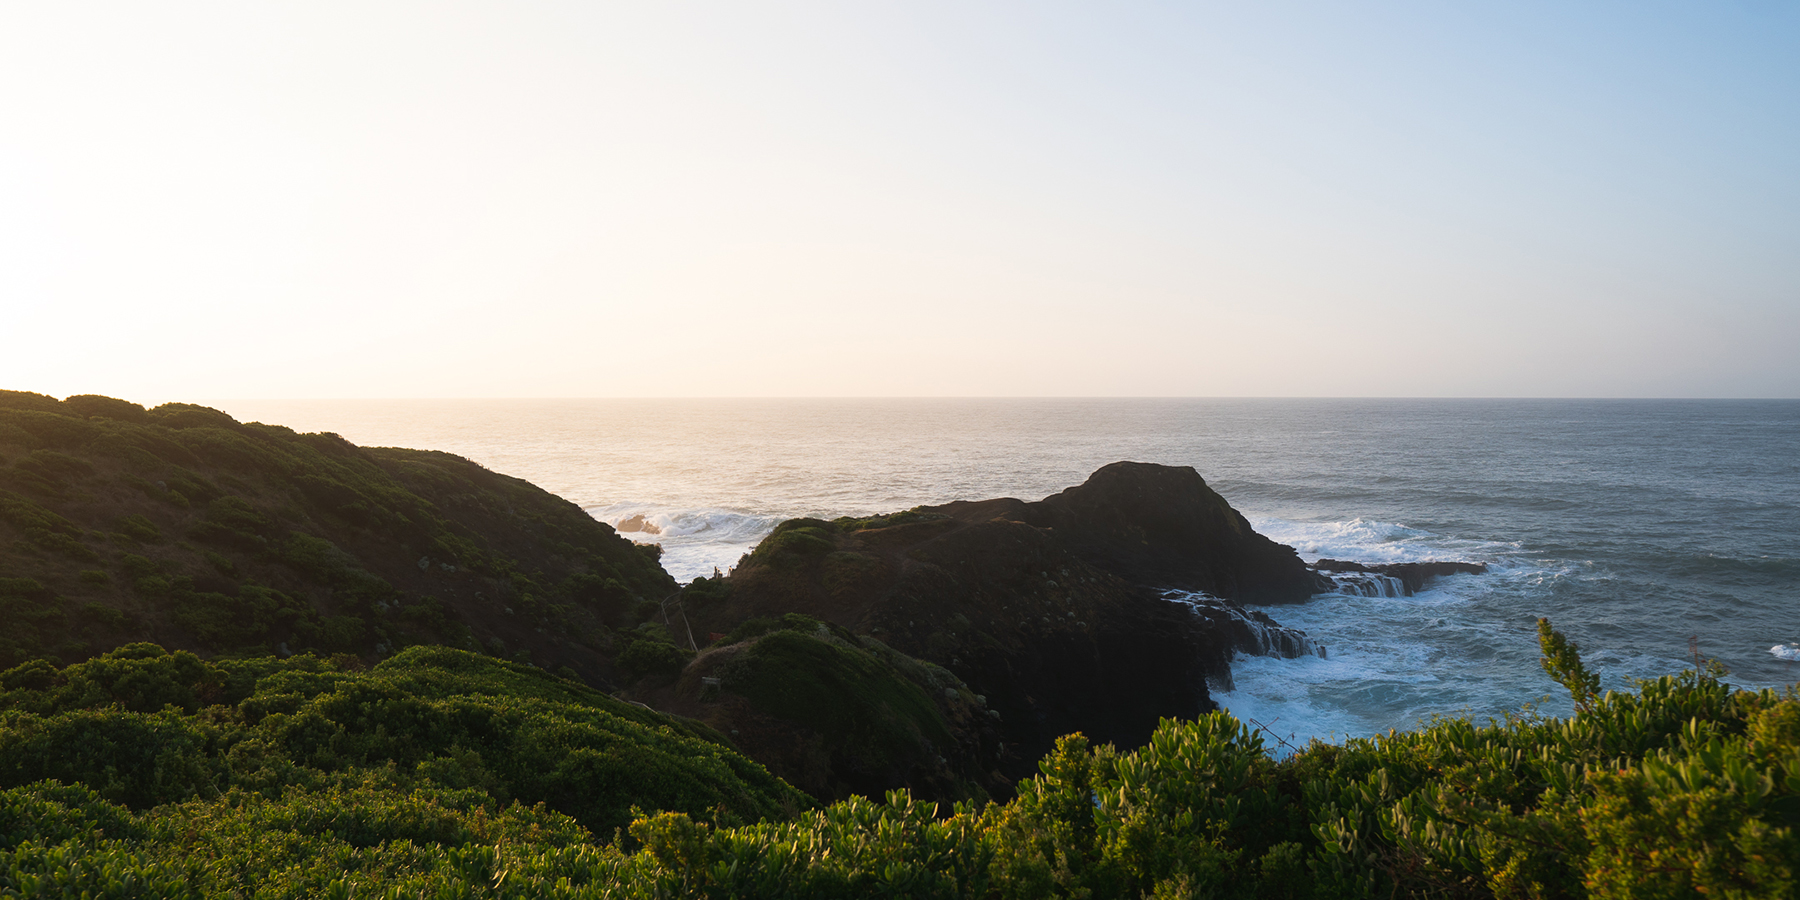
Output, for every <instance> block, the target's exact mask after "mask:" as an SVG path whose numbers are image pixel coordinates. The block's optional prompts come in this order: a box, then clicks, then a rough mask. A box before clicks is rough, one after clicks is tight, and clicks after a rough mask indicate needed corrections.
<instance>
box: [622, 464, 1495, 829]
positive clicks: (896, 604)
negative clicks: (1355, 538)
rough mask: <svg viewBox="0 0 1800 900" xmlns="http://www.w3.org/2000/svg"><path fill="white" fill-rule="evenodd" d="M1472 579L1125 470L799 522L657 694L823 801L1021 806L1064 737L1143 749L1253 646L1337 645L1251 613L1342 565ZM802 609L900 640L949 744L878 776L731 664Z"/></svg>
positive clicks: (1310, 649)
mask: <svg viewBox="0 0 1800 900" xmlns="http://www.w3.org/2000/svg"><path fill="white" fill-rule="evenodd" d="M1340 565H1341V564H1340ZM1350 565H1354V564H1350ZM1471 568H1472V567H1471V566H1470V565H1469V564H1461V563H1454V564H1443V565H1442V566H1438V567H1435V568H1434V567H1432V566H1429V565H1415V566H1411V567H1387V568H1386V569H1382V570H1380V571H1377V570H1376V569H1373V568H1365V569H1352V568H1350V567H1349V566H1347V565H1345V566H1341V568H1339V567H1325V568H1323V570H1321V569H1319V568H1316V567H1312V566H1308V565H1307V564H1306V563H1305V562H1303V561H1302V560H1301V559H1300V557H1299V555H1298V554H1297V553H1296V552H1295V551H1294V550H1293V548H1291V547H1288V546H1285V545H1282V544H1278V543H1276V542H1274V541H1271V540H1269V539H1268V538H1266V537H1264V536H1262V535H1260V534H1257V533H1256V532H1255V530H1254V529H1252V528H1251V527H1250V524H1249V522H1248V521H1247V520H1245V519H1244V517H1243V516H1242V515H1241V514H1239V513H1238V512H1237V511H1236V510H1235V509H1232V508H1231V506H1230V504H1229V503H1227V502H1226V501H1225V499H1224V498H1223V497H1221V496H1219V494H1218V493H1217V492H1215V491H1213V490H1212V489H1211V488H1210V487H1208V486H1207V485H1206V483H1205V480H1204V479H1203V478H1201V476H1200V475H1199V474H1198V473H1197V472H1196V471H1195V470H1194V469H1192V468H1190V467H1185V466H1181V467H1175V466H1162V465H1154V464H1148V463H1135V462H1120V463H1114V464H1111V465H1108V466H1106V467H1104V468H1102V469H1100V470H1098V471H1096V472H1095V473H1094V474H1093V475H1092V476H1091V477H1090V478H1089V479H1088V480H1087V481H1086V482H1085V483H1084V484H1082V485H1079V486H1076V487H1072V488H1069V489H1067V490H1065V491H1063V492H1061V493H1058V494H1055V495H1053V496H1051V497H1048V498H1046V499H1044V500H1041V501H1038V502H1035V503H1032V502H1025V501H1021V500H1016V499H1010V498H1004V499H995V500H985V501H976V502H955V503H949V504H944V505H941V506H925V507H918V508H916V509H912V510H908V511H906V512H902V513H897V514H893V515H888V516H878V517H870V518H864V519H839V520H836V521H832V522H826V521H822V520H817V519H796V520H791V521H788V522H784V523H782V524H781V525H779V526H777V528H776V529H775V531H774V532H773V533H772V534H770V535H769V537H768V538H767V539H765V540H764V541H763V542H762V544H761V545H760V546H758V548H757V549H756V550H755V551H754V552H753V553H751V554H749V555H748V556H746V557H745V558H744V559H743V560H742V561H741V563H740V564H739V566H737V567H736V568H735V569H734V570H733V571H732V572H731V573H730V574H729V575H728V576H726V577H724V578H723V579H716V580H715V579H701V580H699V581H697V582H696V583H695V584H694V585H690V586H689V587H688V588H687V589H686V590H685V591H684V592H683V594H682V595H681V598H680V603H679V607H678V616H679V617H680V619H681V620H682V622H683V623H684V625H685V627H686V628H688V629H691V632H692V633H693V634H696V635H707V636H708V637H709V638H712V637H714V636H717V639H716V640H711V641H708V642H702V641H694V642H693V643H692V647H691V649H693V650H695V651H697V657H696V659H695V660H694V661H693V662H692V663H690V664H689V665H688V667H687V671H686V672H684V674H683V675H682V676H681V677H680V678H677V679H675V680H674V681H673V682H672V683H671V684H669V685H667V686H664V687H660V688H652V689H649V690H648V691H646V696H647V697H649V698H652V701H651V702H652V705H657V706H659V708H668V709H670V710H671V711H674V712H678V713H680V714H682V715H686V716H691V717H694V718H697V719H700V720H701V721H703V722H706V723H707V724H709V725H711V726H713V727H715V728H717V729H719V730H720V731H722V732H727V733H731V734H734V735H736V737H735V738H734V739H737V740H740V741H743V742H745V744H746V746H745V749H746V752H749V753H750V754H751V755H752V756H755V757H757V758H759V759H770V758H776V757H786V758H791V759H802V758H804V759H810V760H811V761H812V767H813V768H814V769H815V770H816V771H814V772H813V773H811V774H810V775H802V774H799V773H797V772H794V771H793V770H792V767H791V766H783V765H777V766H776V768H777V771H778V772H780V773H781V774H783V776H784V777H788V778H790V780H794V781H795V783H796V784H799V785H801V786H802V787H803V788H806V789H808V790H812V791H814V792H815V793H820V792H823V793H827V794H840V795H841V794H843V793H847V792H851V791H855V792H863V793H868V792H869V791H870V790H872V789H875V788H877V787H880V786H885V787H900V786H907V787H912V788H913V789H914V790H919V789H920V788H921V787H922V786H923V785H927V784H938V785H951V784H961V785H964V786H965V787H966V786H969V785H979V786H980V787H981V789H982V791H983V792H985V793H988V794H990V795H1004V794H1006V793H1008V792H1009V791H1010V785H1011V783H1012V782H1014V781H1016V780H1017V779H1019V778H1022V777H1025V776H1028V775H1030V774H1032V773H1034V772H1035V771H1036V768H1035V766H1036V761H1037V760H1038V759H1039V758H1040V757H1041V756H1042V755H1043V754H1044V753H1046V752H1048V751H1049V750H1050V748H1051V747H1052V746H1053V745H1054V742H1055V741H1056V739H1057V738H1058V737H1060V736H1062V735H1064V734H1067V733H1070V732H1074V731H1080V732H1083V733H1084V734H1086V735H1087V737H1088V738H1089V739H1090V740H1091V741H1093V742H1094V743H1096V744H1100V743H1111V744H1115V745H1117V746H1120V747H1134V746H1138V745H1140V744H1142V743H1143V741H1145V740H1146V739H1148V737H1149V735H1150V733H1151V732H1152V731H1153V730H1154V729H1155V728H1156V726H1157V723H1158V722H1159V721H1161V720H1162V719H1164V718H1192V717H1194V716H1197V715H1201V714H1203V713H1205V712H1208V711H1210V710H1213V709H1216V708H1217V704H1216V703H1215V702H1214V700H1213V698H1212V693H1211V691H1212V686H1219V687H1223V688H1227V689H1228V688H1229V687H1230V685H1231V668H1230V663H1231V659H1232V657H1233V656H1234V655H1235V654H1237V653H1247V654H1258V655H1274V656H1283V657H1287V658H1293V657H1296V656H1300V655H1305V654H1312V655H1320V656H1323V655H1325V654H1326V653H1327V652H1328V651H1327V649H1326V648H1325V647H1323V646H1320V645H1318V644H1316V643H1314V642H1313V641H1312V640H1311V639H1309V638H1308V637H1307V636H1306V635H1305V634H1304V633H1302V632H1299V631H1297V630H1294V629H1289V628H1284V627H1282V626H1281V625H1280V624H1279V623H1278V622H1276V621H1275V620H1274V619H1271V618H1270V617H1269V616H1268V615H1266V614H1264V613H1262V612H1259V611H1254V610H1248V609H1245V608H1244V606H1243V604H1245V603H1256V604H1270V603H1294V602H1301V601H1304V600H1306V599H1307V598H1309V597H1312V596H1314V595H1316V594H1319V593H1324V592H1330V591H1334V590H1337V589H1338V585H1337V584H1336V583H1335V582H1334V581H1333V580H1332V579H1331V578H1330V577H1328V575H1326V574H1322V571H1325V572H1338V571H1357V572H1365V571H1366V572H1368V573H1371V574H1375V575H1381V576H1384V577H1391V578H1394V579H1396V583H1397V584H1399V585H1401V586H1408V585H1422V584H1423V582H1424V579H1427V578H1430V577H1433V576H1435V575H1439V574H1451V573H1453V572H1461V571H1469V570H1471ZM1475 568H1478V567H1475ZM1412 589H1417V588H1416V587H1413V588H1412ZM782 616H789V617H792V616H800V617H804V619H805V621H809V622H817V623H819V626H818V628H817V629H815V632H816V633H815V634H813V635H812V636H811V639H815V640H821V641H833V640H836V641H837V642H839V643H844V642H846V641H854V642H861V644H862V645H866V646H871V647H872V646H876V645H879V647H880V648H881V649H882V650H883V651H896V652H898V653H899V654H902V655H904V656H906V657H909V658H913V659H917V660H919V661H922V662H923V663H925V664H927V665H929V666H931V667H934V668H936V669H938V670H941V671H942V672H943V673H944V674H945V675H946V676H949V677H950V678H952V679H953V682H952V681H948V680H944V679H940V680H944V684H943V685H939V684H936V683H933V684H929V685H924V689H927V690H929V692H930V694H931V696H932V699H933V700H934V702H936V703H937V704H938V706H939V707H940V709H939V712H940V716H939V719H940V720H941V721H942V722H944V723H946V724H947V725H948V726H949V727H948V728H947V732H948V734H949V736H950V738H951V740H950V744H949V746H945V745H944V744H943V742H942V741H936V742H934V741H932V740H929V739H922V740H920V741H918V742H917V743H916V746H915V747H914V748H912V752H910V753H906V754H901V755H899V756H893V755H889V756H885V757H883V759H882V763H883V768H882V770H881V771H875V770H873V769H871V768H870V767H869V766H868V765H867V764H866V760H860V759H858V758H856V756H855V754H854V753H850V752H847V751H844V750H843V749H842V747H843V744H844V742H843V741H842V740H839V739H838V738H839V737H840V736H834V735H830V734H825V733H821V732H819V731H817V730H816V729H814V728H809V727H808V726H806V725H805V724H803V723H799V722H794V721H790V722H788V723H787V725H788V726H790V727H783V725H782V723H781V722H780V721H772V719H771V716H770V715H769V713H768V710H767V709H765V708H760V707H759V704H757V703H755V702H744V698H743V692H741V691H737V690H734V688H733V681H732V675H731V672H732V668H731V664H730V661H731V660H733V659H736V658H739V657H741V656H744V655H745V654H752V653H754V652H755V651H754V647H755V644H756V642H757V641H759V640H764V639H766V638H760V637H758V638H750V639H748V640H744V641H733V640H731V639H729V637H727V636H728V635H730V634H731V633H732V632H733V631H734V629H741V628H742V627H743V625H744V623H746V622H756V621H768V620H772V619H775V618H777V617H782ZM789 633H792V632H791V630H790V632H789ZM714 673H722V674H714ZM790 687H791V688H792V689H793V690H803V689H804V687H805V686H804V685H801V684H795V685H791V686H790ZM969 699H975V700H976V701H977V702H976V703H975V704H974V705H973V706H971V705H970V704H969V703H968V702H967V701H968V700H969ZM762 706H765V707H766V706H767V704H762ZM779 718H780V717H774V719H775V720H779ZM758 741H766V742H768V743H769V744H770V746H769V747H767V748H759V747H758V746H755V744H756V743H757V742H758ZM833 748H838V749H837V750H834V749H833ZM832 785H836V786H835V787H832Z"/></svg>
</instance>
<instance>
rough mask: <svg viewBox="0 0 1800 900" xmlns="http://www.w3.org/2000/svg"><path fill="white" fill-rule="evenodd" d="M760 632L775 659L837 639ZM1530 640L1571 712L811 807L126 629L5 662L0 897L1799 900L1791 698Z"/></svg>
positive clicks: (1054, 768)
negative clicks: (1611, 685) (976, 794)
mask: <svg viewBox="0 0 1800 900" xmlns="http://www.w3.org/2000/svg"><path fill="white" fill-rule="evenodd" d="M762 641H763V642H765V643H767V642H771V641H773V644H772V646H773V647H774V649H775V650H777V651H781V653H780V654H777V655H779V656H780V657H781V659H780V662H781V664H782V665H785V666H788V667H790V668H798V667H802V666H806V665H813V664H815V663H816V660H812V657H813V656H816V655H817V654H818V652H819V650H818V648H816V647H814V646H812V645H811V644H808V643H806V642H807V641H812V642H813V643H819V644H821V645H823V646H828V647H831V646H835V645H832V644H830V642H828V641H824V640H823V639H820V638H815V637H811V636H809V634H808V633H807V632H806V631H805V630H804V629H787V630H783V629H779V628H777V629H776V630H773V631H771V632H769V633H768V634H766V635H765V636H764V637H763V638H762ZM1543 644H1544V650H1545V658H1546V660H1547V661H1549V662H1550V663H1551V664H1550V665H1548V666H1547V667H1546V668H1547V671H1549V672H1551V674H1552V675H1553V676H1554V677H1556V678H1557V679H1558V680H1560V681H1562V682H1563V683H1564V685H1565V686H1566V687H1571V690H1572V691H1577V693H1576V699H1577V700H1579V701H1581V707H1580V708H1579V709H1578V711H1577V713H1576V715H1575V716H1573V717H1572V718H1568V719H1555V718H1540V717H1536V716H1532V715H1523V716H1517V717H1513V718H1511V719H1508V720H1506V721H1500V722H1489V723H1488V724H1485V725H1478V724H1475V723H1472V722H1469V721H1467V720H1462V719H1446V720H1441V721H1436V722H1433V723H1431V724H1429V725H1427V726H1425V727H1422V728H1420V729H1418V730H1416V731H1411V732H1394V733H1390V734H1387V735H1383V736H1380V737H1376V738H1369V739H1357V740H1352V741H1349V742H1347V743H1346V744H1344V745H1342V746H1333V745H1325V744H1317V743H1315V744H1313V745H1311V746H1309V747H1307V748H1305V749H1303V750H1301V751H1300V752H1298V753H1295V754H1294V755H1292V756H1290V757H1289V758H1287V759H1283V760H1276V759H1273V758H1271V757H1270V756H1269V755H1268V754H1267V753H1266V752H1264V747H1263V745H1262V741H1261V738H1260V736H1259V734H1258V733H1257V732H1255V731H1253V730H1251V729H1248V728H1246V727H1245V726H1243V725H1242V724H1240V723H1239V722H1237V721H1236V720H1234V719H1233V718H1232V717H1230V716H1229V715H1227V714H1224V713H1213V714H1210V715H1207V716H1203V717H1201V718H1199V719H1196V720H1192V721H1179V722H1177V721H1165V722H1164V723H1163V724H1162V726H1161V727H1160V728H1159V729H1158V730H1157V731H1156V733H1155V734H1154V736H1153V737H1152V738H1151V740H1150V741H1149V743H1148V744H1146V745H1145V746H1143V747H1141V748H1139V749H1137V750H1135V751H1132V752H1119V751H1116V750H1115V749H1114V748H1112V747H1106V746H1102V747H1094V746H1090V745H1089V744H1088V742H1087V741H1086V740H1084V739H1083V738H1081V737H1080V736H1079V735H1072V736H1069V737H1066V738H1064V739H1063V740H1061V741H1060V742H1058V744H1057V746H1056V748H1055V750H1054V752H1052V753H1051V754H1050V755H1049V756H1047V757H1046V758H1045V759H1043V760H1042V761H1041V762H1040V763H1039V770H1040V774H1039V775H1038V776H1037V777H1036V778H1034V779H1031V780H1029V781H1027V782H1025V783H1022V784H1020V785H1019V786H1018V788H1019V790H1018V796H1017V798H1016V799H1014V800H1013V801H1012V802H1010V803H1006V804H989V805H986V806H984V807H976V806H973V805H959V806H957V807H955V808H952V809H949V810H944V809H941V808H938V807H936V806H935V805H932V804H923V803H918V802H915V801H914V800H912V798H911V797H910V796H909V795H907V794H905V793H904V792H895V793H891V794H889V795H887V797H886V798H885V800H884V801H883V802H874V801H871V800H868V799H865V798H861V797H854V798H851V799H850V800H847V801H844V802H840V803H837V804H833V805H832V806H830V807H828V808H824V809H816V810H810V811H809V810H807V809H805V806H806V802H805V799H804V798H803V797H802V796H800V795H799V794H798V792H795V791H793V790H792V789H791V788H787V787H786V786H785V785H782V784H780V783H779V782H777V781H775V780H774V779H773V778H771V777H769V776H768V774H767V772H765V771H763V770H762V769H761V767H759V766H756V765H755V764H754V763H751V762H749V761H748V760H745V759H744V758H743V757H741V756H738V755H737V754H735V753H732V752H730V751H729V750H727V749H726V748H725V747H724V746H723V745H722V742H723V739H722V738H720V737H719V736H717V735H715V734H711V733H709V732H707V731H706V730H705V729H703V728H701V727H699V726H695V725H693V724H692V723H684V722H682V721H680V720H674V719H669V718H667V717H664V716H660V715H658V714H656V713H653V712H650V711H649V710H646V709H642V708H639V707H635V706H630V705H628V704H624V703H620V702H618V701H615V700H612V699H611V698H608V697H606V696H605V695H602V694H600V693H598V692H596V691H593V690H592V689H589V688H587V687H585V686H582V685H580V684H577V683H574V682H570V681H568V680H565V679H561V678H557V677H555V676H552V675H550V674H548V673H545V672H542V671H540V670H536V669H533V668H531V667H529V666H521V665H516V664H509V663H502V662H498V661H496V660H492V659H489V658H485V657H480V656H476V655H473V654H468V653H463V652H460V651H454V650H448V649H445V648H415V649H413V650H409V651H407V652H405V653H402V654H400V655H399V656H398V657H396V658H394V659H392V660H389V661H388V662H385V663H382V664H381V665H380V666H377V667H376V668H375V669H373V670H369V671H354V670H351V669H345V668H342V667H340V666H337V665H333V664H330V663H327V662H324V661H321V660H319V659H316V658H312V657H307V656H300V657H295V658H293V659H289V660H275V659H270V658H260V659H246V660H239V661H220V662H212V663H208V662H205V661H203V660H200V659H198V658H197V657H194V656H192V655H190V654H184V653H168V652H166V651H163V650H162V649H161V648H158V647H154V646H151V645H133V646H130V647H126V648H122V649H121V650H119V651H117V652H115V653H112V654H108V655H106V656H104V657H101V658H97V659H95V660H92V661H90V662H87V663H81V664H77V665H73V666H68V667H63V668H58V667H56V666H53V665H50V664H48V663H45V662H42V661H37V662H33V663H29V664H27V665H24V666H19V667H17V668H14V669H11V670H9V671H6V672H4V673H0V896H83V895H84V893H83V892H85V896H94V897H219V896H268V897H303V896H304V897H312V896H327V897H332V896H335V897H349V896H367V897H395V898H398V897H418V896H428V897H438V896H443V897H450V896H455V897H483V898H487V897H508V898H511V897H518V898H525V897H534V898H535V897H570V898H574V897H612V898H663V897H679V896H705V897H818V898H825V897H861V896H906V897H961V898H978V897H980V898H986V897H996V898H1000V897H1005V898H1013V897H1019V898H1023V897H1046V896H1061V897H1086V898H1138V897H1158V898H1168V897H1220V898H1231V897H1242V898H1251V897H1258V898H1260V897H1274V898H1338V897H1348V898H1377V897H1379V898H1389V897H1470V898H1488V897H1503V898H1514V897H1517V898H1552V897H1567V898H1582V897H1586V898H1674V897H1691V896H1716V897H1735V898H1793V897H1795V896H1796V889H1797V885H1800V881H1797V875H1800V873H1797V872H1796V867H1797V865H1800V863H1797V861H1800V837H1797V834H1796V829H1800V695H1796V693H1794V692H1793V691H1792V690H1790V691H1789V692H1788V693H1786V694H1779V693H1776V692H1772V691H1761V692H1748V691H1738V690H1733V689H1732V688H1731V687H1730V686H1729V685H1727V684H1725V683H1723V682H1721V681H1720V680H1719V679H1718V677H1717V676H1716V673H1696V672H1688V673H1684V674H1682V675H1679V676H1673V677H1667V678H1660V679H1655V680H1652V681H1647V682H1644V683H1642V684H1641V685H1640V687H1639V688H1638V689H1637V690H1635V691H1632V692H1628V693H1621V692H1615V693H1606V694H1601V695H1597V696H1596V695H1594V694H1593V693H1592V692H1590V691H1585V690H1580V689H1582V688H1585V687H1586V686H1587V685H1589V684H1591V681H1590V680H1589V679H1590V676H1589V674H1588V673H1587V672H1586V670H1585V668H1584V667H1583V666H1582V664H1581V661H1580V658H1579V656H1578V655H1577V654H1576V653H1575V652H1574V649H1573V648H1572V647H1571V646H1570V645H1568V644H1567V643H1566V642H1564V641H1561V640H1560V636H1559V635H1556V634H1555V633H1554V632H1553V631H1552V630H1550V629H1548V628H1546V629H1545V633H1544V641H1543ZM790 645H791V646H790ZM781 654H786V655H781ZM833 670H834V671H836V667H835V666H834V668H833ZM798 702H803V703H808V702H817V703H828V702H834V701H832V699H831V698H809V697H806V696H802V697H800V698H799V701H798ZM822 714H830V713H822Z"/></svg>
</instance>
